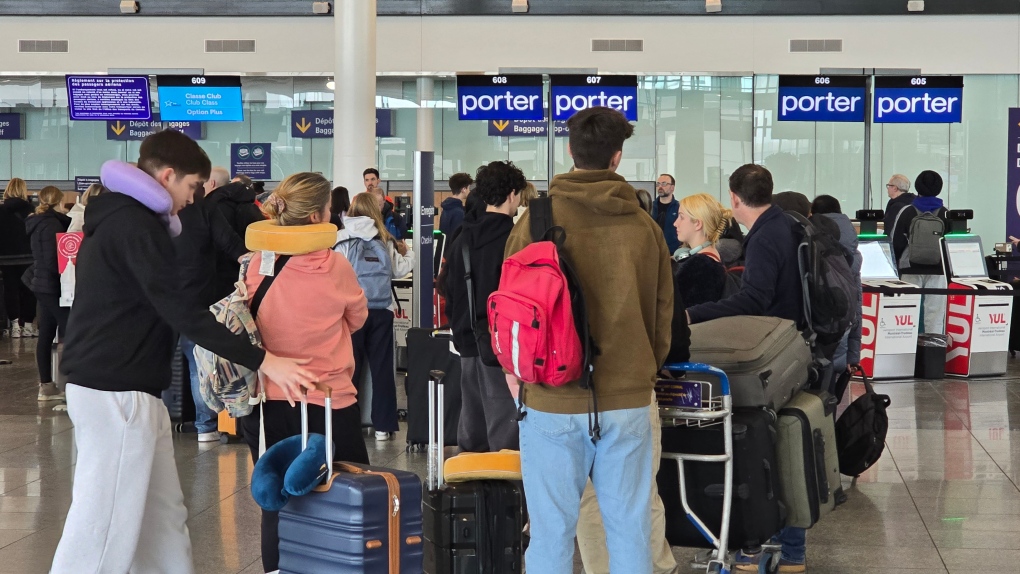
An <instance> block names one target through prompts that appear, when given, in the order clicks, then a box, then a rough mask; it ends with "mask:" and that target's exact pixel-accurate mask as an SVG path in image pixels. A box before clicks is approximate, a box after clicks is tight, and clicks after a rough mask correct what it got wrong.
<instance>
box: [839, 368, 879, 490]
mask: <svg viewBox="0 0 1020 574" xmlns="http://www.w3.org/2000/svg"><path fill="white" fill-rule="evenodd" d="M856 371H857V372H859V373H860V374H861V377H862V378H863V380H864V389H865V392H864V394H863V395H861V396H860V397H858V398H857V400H855V401H854V402H852V403H850V406H848V407H847V408H846V410H845V411H843V414H842V415H841V416H840V417H839V420H837V421H836V451H837V452H838V453H839V471H840V472H841V473H843V474H845V475H847V476H854V477H856V476H859V475H860V474H861V473H862V472H864V471H866V470H868V469H869V468H871V466H872V465H874V464H875V463H876V462H878V459H879V458H881V457H882V452H883V451H885V436H886V433H888V431H889V415H888V414H886V412H885V410H886V409H887V408H889V405H890V404H891V402H892V401H890V399H889V396H888V395H880V394H878V393H876V392H875V389H874V388H873V387H872V386H871V381H869V380H868V377H867V376H865V374H864V371H863V370H861V369H860V367H857V368H856ZM841 378H842V377H841ZM848 378H849V377H848Z"/></svg>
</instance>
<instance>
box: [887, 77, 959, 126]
mask: <svg viewBox="0 0 1020 574" xmlns="http://www.w3.org/2000/svg"><path fill="white" fill-rule="evenodd" d="M962 119H963V76H876V77H875V123H876V124H951V123H959V122H960V121H961V120H962Z"/></svg>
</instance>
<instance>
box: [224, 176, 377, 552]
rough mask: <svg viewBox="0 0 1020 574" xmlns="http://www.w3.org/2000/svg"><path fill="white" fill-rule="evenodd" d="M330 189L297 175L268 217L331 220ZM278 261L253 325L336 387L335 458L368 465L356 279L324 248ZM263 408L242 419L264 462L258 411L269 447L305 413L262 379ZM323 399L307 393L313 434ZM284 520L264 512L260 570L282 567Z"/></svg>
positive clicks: (269, 344) (363, 303)
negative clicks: (357, 365)
mask: <svg viewBox="0 0 1020 574" xmlns="http://www.w3.org/2000/svg"><path fill="white" fill-rule="evenodd" d="M329 207H330V185H329V182H328V181H326V179H325V178H323V177H322V176H321V175H317V174H314V173H297V174H294V175H291V176H290V177H288V178H287V179H285V180H283V181H282V182H280V185H279V187H277V188H276V191H274V192H273V194H272V195H271V196H270V197H269V199H268V200H266V202H265V203H264V204H263V206H262V210H263V212H265V214H266V216H267V217H268V218H269V219H270V220H272V221H275V222H276V223H277V224H278V225H307V224H311V223H324V222H329V216H330V211H329ZM262 257H263V253H255V255H254V258H253V259H252V261H251V263H250V264H249V266H248V275H247V277H245V285H246V286H247V288H248V292H249V293H254V292H255V291H256V290H257V289H258V287H259V285H260V284H261V283H262V280H263V278H264V275H263V274H262V271H263V269H262ZM279 258H280V256H275V257H274V259H275V260H276V261H274V265H273V267H274V268H276V269H277V271H276V273H277V275H276V278H275V279H274V281H273V284H272V285H271V286H270V288H269V290H268V291H267V292H266V295H265V298H264V299H263V301H262V305H261V307H259V309H258V314H257V316H256V319H255V323H256V324H257V325H258V328H259V333H261V335H262V343H263V345H264V346H265V348H266V350H268V351H271V352H272V353H274V354H277V355H279V356H283V357H309V358H310V361H309V362H308V364H306V365H305V368H307V369H308V370H309V371H311V372H312V373H314V374H315V376H316V377H317V378H318V380H319V382H321V383H325V384H327V385H329V386H330V387H332V389H333V412H332V418H333V444H334V445H335V450H334V454H333V457H334V460H338V461H339V460H343V461H348V462H358V463H364V464H368V451H367V449H366V448H365V441H364V439H363V438H362V435H361V411H360V409H359V408H358V399H357V391H356V390H355V388H354V385H353V384H352V383H351V376H352V375H353V373H354V351H353V346H352V343H351V333H353V332H354V331H357V330H358V329H360V328H361V327H362V325H364V323H365V320H366V319H367V317H368V302H367V300H366V299H365V294H364V292H363V291H362V289H361V287H360V286H359V285H358V277H357V275H355V273H354V269H353V268H352V267H351V264H350V263H348V262H347V259H345V258H344V256H343V255H340V254H339V253H336V252H334V251H332V250H331V249H321V250H319V251H313V252H312V253H307V254H305V255H294V256H291V257H290V258H289V259H288V260H287V261H286V263H285V264H284V265H283V266H282V267H280V266H279V265H278V264H276V263H279ZM262 385H263V388H264V389H265V396H266V402H265V404H264V405H263V406H262V409H259V408H256V409H255V410H254V412H252V414H251V415H250V416H247V417H244V418H243V419H242V426H243V429H244V437H245V439H246V442H247V443H248V446H249V448H251V451H252V458H253V459H256V460H257V459H258V456H259V432H260V431H259V427H260V425H259V418H260V414H259V413H260V410H261V412H262V413H263V415H262V416H264V418H265V436H266V448H268V447H270V446H272V445H274V444H276V443H278V442H280V441H281V440H283V439H285V438H288V437H291V436H294V435H297V434H300V432H301V411H300V407H298V406H294V405H293V404H291V403H290V401H288V399H287V397H286V395H284V393H283V390H282V389H281V388H280V387H279V386H277V385H276V384H275V383H274V382H273V381H272V380H271V379H267V378H263V379H262ZM324 399H325V397H324V395H323V394H322V393H321V392H319V391H309V393H308V403H309V405H308V425H309V431H310V432H314V433H320V434H324V433H325V428H324V427H325V414H326V413H325V410H324ZM278 525H279V516H278V514H277V513H276V512H267V511H265V510H263V511H262V566H263V567H264V568H265V571H266V572H272V571H274V570H277V568H278V563H279V557H280V552H279V536H278V531H277V528H278Z"/></svg>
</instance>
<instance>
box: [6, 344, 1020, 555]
mask: <svg viewBox="0 0 1020 574" xmlns="http://www.w3.org/2000/svg"><path fill="white" fill-rule="evenodd" d="M34 345H35V341H34V340H16V341H13V342H12V341H3V342H0V359H13V361H14V363H13V364H12V365H7V366H0V397H2V399H0V573H15V572H16V573H19V574H34V573H43V572H47V571H48V568H49V564H50V558H51V557H52V555H53V551H54V549H55V548H56V545H57V542H58V540H59V538H60V531H61V527H62V525H63V518H64V515H65V514H66V512H67V508H68V506H69V505H70V501H71V475H72V472H73V469H74V452H73V435H72V428H71V424H70V422H69V421H68V419H67V416H66V415H65V414H63V413H57V412H53V411H52V410H51V408H52V405H45V406H40V405H39V404H38V403H36V401H35V394H36V380H37V379H36V375H35V362H34V352H33V351H34ZM878 389H879V392H883V393H886V394H889V395H890V396H891V397H892V400H893V406H892V408H891V409H890V411H889V414H890V419H891V424H890V426H891V427H892V428H891V429H890V431H889V439H888V449H887V451H886V455H885V456H884V457H883V459H882V460H881V461H880V462H879V464H878V465H877V466H876V467H875V468H873V469H872V470H870V471H869V472H868V473H866V474H865V475H863V476H862V477H861V478H860V480H859V481H858V483H857V486H856V488H854V489H852V490H850V491H849V496H850V500H849V502H848V503H847V504H845V505H843V506H841V507H840V508H839V509H837V510H836V512H835V513H833V514H831V515H830V516H829V517H828V518H826V519H825V520H824V521H823V522H822V523H821V524H819V525H818V526H816V527H815V528H814V529H812V530H811V531H809V533H808V565H809V569H810V572H812V573H815V574H844V573H845V574H851V573H853V574H860V573H868V574H893V573H901V574H914V573H918V574H919V573H922V572H924V573H927V572H933V573H935V572H941V573H946V572H948V573H950V574H957V573H960V574H962V573H970V572H1004V573H1005V572H1017V571H1020V566H1018V564H1020V488H1018V486H1017V485H1018V484H1020V359H1017V360H1011V362H1010V374H1009V375H1007V376H1005V377H1002V378H999V379H995V380H974V381H963V380H946V381H940V382H905V383H884V384H880V385H878ZM857 390H858V391H859V389H857ZM1014 438H1015V439H1017V442H1016V443H1013V439H1014ZM403 444H404V443H403V436H402V434H401V435H398V437H397V440H396V441H395V442H390V443H379V444H377V443H376V442H375V441H374V440H373V439H368V445H369V455H370V457H371V458H372V461H373V463H376V464H380V465H383V466H389V467H393V468H402V469H409V470H412V471H415V472H418V473H419V474H423V473H424V468H425V455H424V454H410V455H409V454H405V453H404V449H403ZM175 447H176V457H177V463H178V468H179V470H180V475H181V480H182V483H183V488H184V493H185V498H186V502H187V505H188V509H189V511H190V522H189V526H190V528H191V535H192V540H193V541H194V559H195V565H196V569H197V571H198V572H200V573H203V574H205V573H209V574H212V573H217V574H218V573H230V574H234V573H239V572H240V573H243V574H258V573H261V572H262V567H261V563H260V561H259V513H258V508H257V507H256V506H255V504H254V502H252V499H251V495H250V494H249V491H248V477H249V475H250V472H251V462H250V459H249V457H248V452H247V449H246V448H245V447H243V446H240V445H220V444H217V443H214V444H205V445H199V444H198V443H197V442H196V441H195V436H194V435H180V436H178V437H176V444H175ZM1014 462H1016V463H1017V464H1014ZM846 484H847V485H848V484H849V483H848V482H847V483H846ZM676 554H677V556H678V558H680V559H682V560H686V559H687V558H688V557H689V556H690V555H691V554H692V551H690V550H685V549H677V550H676ZM680 571H681V572H685V571H688V569H687V568H686V567H681V569H680Z"/></svg>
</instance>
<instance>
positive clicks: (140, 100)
mask: <svg viewBox="0 0 1020 574" xmlns="http://www.w3.org/2000/svg"><path fill="white" fill-rule="evenodd" d="M67 104H68V106H67V109H68V114H69V115H70V117H71V119H72V120H74V121H89V120H93V121H98V120H123V121H131V120H148V119H151V118H152V109H151V107H150V105H149V78H148V76H67Z"/></svg>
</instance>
